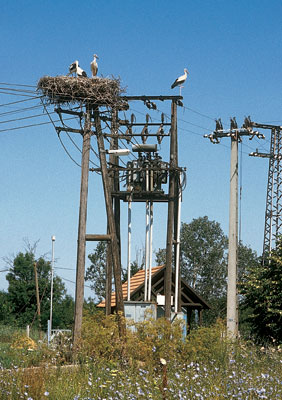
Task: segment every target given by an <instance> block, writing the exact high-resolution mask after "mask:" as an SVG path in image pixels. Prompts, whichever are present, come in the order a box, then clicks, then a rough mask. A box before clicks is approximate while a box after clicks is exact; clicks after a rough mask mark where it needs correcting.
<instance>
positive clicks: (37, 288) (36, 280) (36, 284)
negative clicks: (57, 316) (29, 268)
mask: <svg viewBox="0 0 282 400" xmlns="http://www.w3.org/2000/svg"><path fill="white" fill-rule="evenodd" d="M33 268H34V280H35V290H36V303H37V316H38V326H39V337H40V339H42V332H41V313H40V299H39V287H38V277H37V265H36V262H35V263H33Z"/></svg>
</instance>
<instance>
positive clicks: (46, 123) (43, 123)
mask: <svg viewBox="0 0 282 400" xmlns="http://www.w3.org/2000/svg"><path fill="white" fill-rule="evenodd" d="M71 119H75V118H73V117H72V118H68V120H71ZM54 122H60V121H59V120H56V121H54ZM52 123H53V122H41V123H38V124H31V125H24V126H17V127H14V128H7V129H0V132H8V131H15V130H18V129H25V128H32V127H34V126H41V125H49V124H52Z"/></svg>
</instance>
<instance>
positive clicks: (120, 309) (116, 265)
mask: <svg viewBox="0 0 282 400" xmlns="http://www.w3.org/2000/svg"><path fill="white" fill-rule="evenodd" d="M94 124H95V130H96V136H97V144H98V151H99V156H100V163H101V173H102V181H103V187H104V196H105V204H106V212H107V219H108V228H109V234H110V236H111V250H112V261H113V271H114V280H115V289H116V311H117V314H118V325H119V332H120V336H121V337H124V336H125V329H126V327H125V321H124V319H123V318H122V317H123V316H124V303H123V296H122V282H121V260H120V249H119V244H118V238H117V230H116V223H115V218H114V212H113V204H112V190H111V187H110V180H109V174H108V169H107V160H106V151H105V146H104V138H103V133H102V129H101V120H100V115H99V110H98V108H95V109H94ZM120 314H121V315H120Z"/></svg>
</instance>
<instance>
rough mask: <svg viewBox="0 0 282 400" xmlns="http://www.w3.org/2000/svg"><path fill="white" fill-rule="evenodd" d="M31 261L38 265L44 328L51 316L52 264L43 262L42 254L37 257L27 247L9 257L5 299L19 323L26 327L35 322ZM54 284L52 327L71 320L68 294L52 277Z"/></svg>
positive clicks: (58, 279)
mask: <svg viewBox="0 0 282 400" xmlns="http://www.w3.org/2000/svg"><path fill="white" fill-rule="evenodd" d="M34 263H36V266H37V275H38V287H39V297H40V309H41V310H40V311H41V325H42V328H43V329H44V328H45V327H47V321H48V319H49V316H50V294H51V280H50V275H51V273H50V272H51V264H50V262H49V261H46V260H45V259H44V258H43V257H40V258H39V259H37V260H36V258H35V254H34V252H33V251H32V250H30V249H29V250H27V251H26V252H25V253H23V252H20V253H18V254H17V255H16V256H15V258H14V259H13V260H11V262H10V272H9V273H8V274H7V276H6V279H7V281H8V282H9V286H8V293H7V299H8V303H9V306H10V309H11V315H12V316H13V317H14V318H15V321H16V323H17V324H18V325H19V326H25V325H27V324H31V323H32V322H33V321H36V311H37V304H36V291H35V278H34ZM53 283H54V285H53V324H52V326H53V328H59V327H60V328H62V327H65V326H66V321H67V323H69V321H72V319H73V300H72V299H71V297H70V296H67V294H66V289H65V285H64V283H63V282H62V280H61V278H59V277H58V276H55V277H54V281H53ZM71 307H72V310H71ZM35 323H36V322H35Z"/></svg>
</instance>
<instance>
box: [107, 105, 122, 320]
mask: <svg viewBox="0 0 282 400" xmlns="http://www.w3.org/2000/svg"><path fill="white" fill-rule="evenodd" d="M111 134H112V137H111V143H110V149H111V150H115V149H118V130H117V110H116V109H113V110H112V126H111ZM118 164H119V159H118V157H117V156H116V155H114V154H110V167H111V169H112V175H111V176H110V177H109V186H110V188H111V190H113V191H118V190H119V172H118ZM112 204H113V206H114V218H115V224H116V233H117V240H118V246H119V249H120V248H121V246H120V199H119V198H118V197H115V198H114V200H112ZM107 230H108V233H109V226H108V227H107ZM106 262H107V265H106V296H105V306H106V315H110V314H111V297H112V277H113V257H112V247H111V242H108V246H107V261H106Z"/></svg>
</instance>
